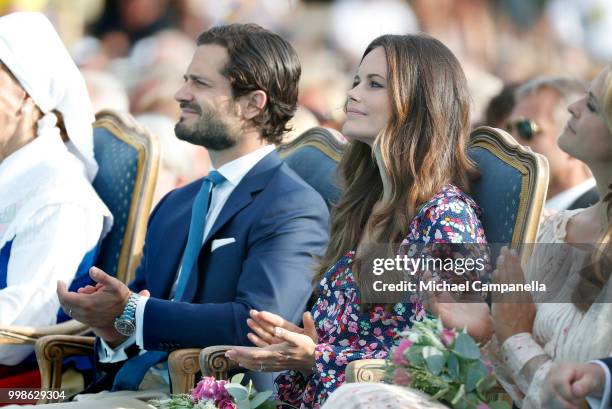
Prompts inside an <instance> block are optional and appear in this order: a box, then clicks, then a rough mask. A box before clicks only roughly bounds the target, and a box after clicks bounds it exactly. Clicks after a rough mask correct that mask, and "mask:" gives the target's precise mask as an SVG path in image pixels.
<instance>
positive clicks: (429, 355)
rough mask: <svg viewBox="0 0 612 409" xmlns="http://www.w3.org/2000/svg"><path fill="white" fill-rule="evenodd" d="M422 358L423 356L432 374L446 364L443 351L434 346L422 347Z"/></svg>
mask: <svg viewBox="0 0 612 409" xmlns="http://www.w3.org/2000/svg"><path fill="white" fill-rule="evenodd" d="M423 358H425V363H426V364H427V368H429V370H430V371H431V373H432V374H434V375H438V374H440V372H442V370H443V369H444V364H446V358H445V357H444V353H443V352H442V351H440V350H439V349H438V348H435V347H425V348H423Z"/></svg>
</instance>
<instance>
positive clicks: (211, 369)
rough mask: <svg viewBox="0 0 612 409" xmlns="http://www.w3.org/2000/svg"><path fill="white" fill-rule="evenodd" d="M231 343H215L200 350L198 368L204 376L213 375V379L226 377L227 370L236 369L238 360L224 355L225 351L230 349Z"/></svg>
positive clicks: (227, 374)
mask: <svg viewBox="0 0 612 409" xmlns="http://www.w3.org/2000/svg"><path fill="white" fill-rule="evenodd" d="M232 348H233V346H232V345H216V346H212V347H207V348H204V349H203V350H201V351H200V368H202V374H203V375H204V376H213V377H214V378H215V379H218V380H221V379H228V376H229V372H230V371H231V370H233V369H238V368H239V366H238V362H236V361H232V360H231V359H229V358H227V357H226V356H225V352H226V351H228V350H230V349H232Z"/></svg>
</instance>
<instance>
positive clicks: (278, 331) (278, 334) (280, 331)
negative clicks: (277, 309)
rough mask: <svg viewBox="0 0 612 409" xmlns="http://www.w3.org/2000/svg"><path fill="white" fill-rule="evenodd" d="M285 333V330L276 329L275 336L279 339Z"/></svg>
mask: <svg viewBox="0 0 612 409" xmlns="http://www.w3.org/2000/svg"><path fill="white" fill-rule="evenodd" d="M282 333H283V330H282V329H281V328H279V327H276V328H274V335H276V336H277V337H280V336H281V334H282Z"/></svg>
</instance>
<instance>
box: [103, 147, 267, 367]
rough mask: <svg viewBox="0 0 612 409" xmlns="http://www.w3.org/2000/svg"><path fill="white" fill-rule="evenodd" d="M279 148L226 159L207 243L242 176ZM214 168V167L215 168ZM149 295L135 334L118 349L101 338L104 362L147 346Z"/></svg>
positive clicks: (206, 230) (213, 200)
mask: <svg viewBox="0 0 612 409" xmlns="http://www.w3.org/2000/svg"><path fill="white" fill-rule="evenodd" d="M274 149H275V147H274V145H266V146H264V147H261V148H259V149H257V150H256V151H253V152H251V153H249V154H247V155H244V156H242V157H240V158H238V159H234V160H233V161H231V162H228V163H226V164H225V165H223V166H221V167H220V168H219V169H217V171H218V172H219V173H220V174H221V175H223V176H224V177H225V179H226V181H224V182H223V183H221V184H219V185H217V186H215V187H214V188H213V190H212V194H211V200H210V206H209V207H208V213H207V214H206V223H205V225H204V236H203V237H202V243H204V241H205V239H206V237H207V236H208V233H209V232H210V229H211V228H212V226H213V225H214V224H215V220H217V217H218V216H219V214H220V213H221V210H222V209H223V206H225V203H226V202H227V199H228V198H229V196H230V195H231V194H232V192H233V191H234V189H235V188H236V186H238V184H239V183H240V181H241V180H242V178H244V176H245V175H246V174H247V173H249V171H250V170H251V169H252V168H253V167H254V166H255V165H256V164H257V163H258V162H259V161H260V160H262V159H263V158H264V157H265V156H266V155H268V154H269V153H270V152H272V151H273V150H274ZM210 170H214V169H213V168H211V169H210ZM180 274H181V271H180V266H179V271H178V272H177V277H176V280H175V281H174V285H173V291H172V292H174V288H175V287H176V283H177V281H178V277H179V275H180ZM147 301H148V298H147V297H141V298H140V299H139V301H138V304H137V305H136V314H135V316H136V331H135V332H134V334H133V335H132V336H131V337H130V338H128V339H127V340H125V341H124V342H123V343H122V344H121V345H119V346H118V347H117V348H115V349H114V350H113V349H112V348H111V347H110V346H109V345H108V344H107V343H106V342H105V341H104V340H103V339H101V340H100V341H101V344H102V348H100V349H99V351H100V352H99V356H98V358H99V360H100V362H103V363H112V362H120V361H123V360H125V359H127V354H126V353H125V349H126V348H128V347H129V346H130V345H132V344H133V343H134V342H136V344H137V345H138V346H139V347H140V348H141V349H143V348H144V339H143V335H142V334H143V327H144V323H143V321H144V311H145V308H146V304H147Z"/></svg>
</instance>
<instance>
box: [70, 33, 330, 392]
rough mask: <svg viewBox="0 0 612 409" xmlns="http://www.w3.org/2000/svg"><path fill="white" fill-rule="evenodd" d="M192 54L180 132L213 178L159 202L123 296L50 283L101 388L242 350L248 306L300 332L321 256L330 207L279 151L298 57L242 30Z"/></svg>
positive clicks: (123, 386) (102, 286) (101, 277)
mask: <svg viewBox="0 0 612 409" xmlns="http://www.w3.org/2000/svg"><path fill="white" fill-rule="evenodd" d="M197 44H198V47H197V49H196V52H195V54H194V57H193V60H192V61H191V64H190V65H189V67H188V69H187V72H186V74H185V76H184V80H185V82H184V85H183V86H182V88H181V89H180V90H179V91H178V92H177V94H176V99H177V101H178V102H179V104H180V107H181V110H182V115H181V119H180V121H179V123H178V124H177V125H176V128H175V131H176V134H177V136H178V137H179V138H180V139H182V140H185V141H188V142H191V143H194V144H197V145H201V146H204V147H206V148H208V151H209V154H210V159H211V162H212V165H213V169H211V171H210V173H209V175H208V176H207V177H206V178H203V179H200V180H197V181H195V182H193V183H191V184H190V185H187V186H185V187H182V188H180V189H176V190H174V191H172V192H170V193H169V194H168V195H167V196H166V197H164V198H163V199H162V201H161V202H160V203H159V204H158V205H157V207H156V208H155V210H154V211H153V213H152V214H151V216H150V219H149V226H148V231H147V236H146V241H145V248H144V252H143V257H142V261H141V264H140V267H139V269H138V271H137V273H136V279H135V280H134V281H133V282H132V283H131V284H130V286H129V287H128V286H126V285H124V284H123V283H121V282H120V281H118V280H116V279H114V278H112V277H110V276H108V275H107V274H105V273H104V272H103V271H101V270H98V269H95V268H92V271H91V273H90V274H91V276H92V278H93V279H94V280H95V281H96V282H97V285H96V286H95V287H92V286H88V287H85V288H82V289H80V290H79V291H78V292H67V291H66V288H65V285H63V283H61V282H60V283H58V296H59V298H60V302H61V304H62V307H63V308H64V310H65V311H66V312H67V313H68V314H69V315H71V316H72V317H74V318H76V319H77V320H79V321H81V322H83V323H86V324H88V325H90V326H91V327H92V328H93V330H94V332H95V333H96V335H97V336H98V337H99V342H98V343H97V348H96V350H97V354H98V358H99V362H100V365H99V367H100V372H104V373H105V374H106V375H107V376H106V377H104V379H105V380H104V381H100V382H98V383H97V385H98V386H97V388H98V389H101V388H107V389H108V388H112V389H113V390H136V389H138V388H139V387H140V388H142V386H143V385H144V383H142V381H143V380H145V381H149V382H148V383H147V384H151V380H152V379H153V380H155V379H156V380H157V381H159V382H157V384H160V383H161V384H163V383H164V382H163V381H160V379H163V378H164V377H165V378H166V379H165V382H167V373H166V372H165V371H164V370H163V367H162V366H160V363H161V365H163V363H164V362H165V361H166V359H167V353H168V352H169V351H172V350H175V349H179V348H189V347H200V348H201V347H206V346H210V345H218V344H238V345H248V344H249V341H248V339H247V337H246V335H247V333H248V332H249V329H248V327H247V324H246V321H247V318H248V316H249V311H250V310H251V309H257V310H261V311H271V312H275V313H277V314H280V315H282V316H284V317H285V318H287V319H289V320H291V321H293V322H299V320H300V317H301V315H302V312H303V311H304V309H305V306H306V302H307V300H308V297H309V295H310V292H311V288H312V286H311V280H312V277H313V273H314V269H313V267H314V266H313V263H314V261H315V260H314V256H316V255H321V254H322V253H323V252H324V249H325V246H326V245H327V240H328V216H329V215H328V210H327V207H326V205H325V202H324V201H323V199H322V198H321V197H320V196H319V195H318V193H316V192H315V191H314V190H313V189H312V188H311V187H310V186H308V185H307V184H306V183H305V182H304V181H302V180H301V179H300V178H299V177H298V176H297V175H296V174H295V173H293V172H292V171H291V170H290V169H289V168H288V167H287V165H285V164H283V163H282V162H281V161H280V159H279V157H278V155H277V153H276V152H275V149H274V144H277V143H279V142H280V140H281V136H282V134H283V132H285V131H286V130H287V127H286V124H287V121H289V119H291V117H292V116H293V113H294V111H295V108H296V103H297V92H298V88H297V87H298V80H299V77H300V71H301V69H300V64H299V61H298V58H297V55H296V53H295V51H294V50H293V48H292V47H291V46H290V45H289V44H288V43H287V42H286V41H285V40H283V39H282V38H281V37H280V36H278V35H276V34H274V33H271V32H269V31H267V30H264V29H262V28H261V27H259V26H256V25H251V24H248V25H240V24H235V25H230V26H222V27H215V28H212V29H210V30H208V31H205V32H204V33H202V34H201V35H200V36H199V37H198V40H197ZM142 351H147V352H142ZM156 374H157V375H161V376H157V378H156V377H155V375H156ZM145 383H146V382H145Z"/></svg>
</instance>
